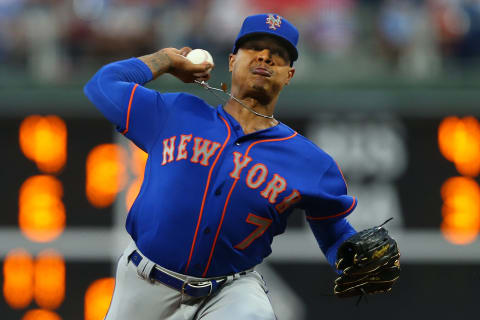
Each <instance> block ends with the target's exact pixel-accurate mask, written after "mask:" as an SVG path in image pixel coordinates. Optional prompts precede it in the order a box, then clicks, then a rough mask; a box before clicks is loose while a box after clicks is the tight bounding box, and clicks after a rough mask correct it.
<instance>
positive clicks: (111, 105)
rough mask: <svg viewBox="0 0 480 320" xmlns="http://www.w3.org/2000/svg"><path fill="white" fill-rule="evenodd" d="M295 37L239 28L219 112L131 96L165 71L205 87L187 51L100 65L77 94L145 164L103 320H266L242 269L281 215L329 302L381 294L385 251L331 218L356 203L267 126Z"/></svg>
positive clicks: (386, 279) (257, 291)
mask: <svg viewBox="0 0 480 320" xmlns="http://www.w3.org/2000/svg"><path fill="white" fill-rule="evenodd" d="M298 38H299V35H298V31H297V29H296V28H295V27H294V26H293V25H292V24H291V23H290V22H289V21H287V20H286V19H284V18H283V17H281V16H279V15H276V14H259V15H253V16H249V17H247V18H246V19H245V20H244V22H243V25H242V27H241V29H240V32H239V34H238V36H237V38H236V39H235V41H234V43H233V50H232V53H231V54H230V56H229V64H228V70H229V71H230V73H231V92H229V93H228V97H229V98H228V101H227V102H226V103H225V104H223V105H219V106H211V105H209V104H207V103H206V102H205V101H203V100H202V99H200V98H198V97H196V96H193V95H191V94H188V93H185V92H174V93H166V92H157V91H155V90H151V89H147V88H145V87H144V84H146V83H147V82H149V81H152V80H154V79H155V78H157V77H161V76H162V75H164V74H166V73H169V74H171V75H173V76H175V77H177V78H178V79H180V80H181V81H183V82H187V83H193V82H198V83H202V84H204V85H205V86H208V84H206V81H207V80H208V79H209V78H210V70H211V69H212V68H213V67H214V66H213V64H212V63H208V62H206V63H197V64H196V63H193V62H192V61H191V60H189V59H187V58H186V56H187V54H188V53H189V52H190V51H191V49H190V48H187V47H185V48H182V49H175V48H165V49H162V50H159V51H157V52H155V53H152V54H149V55H145V56H142V57H139V58H131V59H127V60H123V61H118V62H114V63H111V64H108V65H106V66H104V67H103V68H101V69H100V70H99V71H98V72H97V73H96V74H95V75H94V76H93V78H92V79H91V80H90V81H89V82H88V83H87V84H86V86H85V88H84V91H85V94H86V95H87V97H88V98H89V99H90V100H91V101H92V102H93V104H94V105H95V106H96V107H97V108H98V109H99V110H100V111H101V112H102V113H103V114H104V116H105V117H106V118H107V119H108V120H109V121H111V122H112V123H113V124H114V125H115V126H116V128H117V130H118V131H119V132H120V133H121V134H123V135H124V136H125V137H127V138H128V139H130V140H131V141H133V142H134V143H135V144H136V145H137V146H138V147H140V148H141V149H143V150H144V151H145V152H147V153H148V160H147V164H146V168H145V177H144V182H143V185H142V187H141V190H140V192H139V195H138V197H137V199H136V200H135V202H134V204H133V206H132V207H131V209H130V212H129V214H128V217H127V221H126V229H127V231H128V233H129V234H130V236H131V239H132V240H131V243H130V245H129V246H128V247H127V248H126V249H125V251H124V253H123V255H122V256H121V258H120V259H119V261H118V266H117V272H116V286H115V291H114V294H113V298H112V302H111V306H110V309H109V311H108V313H107V316H106V319H107V320H119V319H120V320H127V319H128V320H130V319H139V320H158V319H171V320H174V319H175V320H176V319H182V320H183V319H205V320H210V319H215V320H216V319H275V314H274V312H273V309H272V306H271V304H270V302H269V299H268V296H267V288H266V285H265V283H264V281H263V279H262V277H261V275H260V274H258V273H257V272H256V271H255V270H254V268H255V266H256V265H258V264H259V263H261V262H262V260H263V259H264V258H265V257H267V256H268V255H269V254H270V253H271V243H272V240H273V237H274V236H276V235H278V234H281V233H283V232H284V231H285V228H286V224H287V220H288V217H289V215H290V214H291V213H292V211H293V209H294V208H301V209H303V210H304V212H305V213H306V219H307V221H308V222H309V224H310V226H311V229H312V231H313V233H314V235H315V237H316V239H317V241H318V244H319V246H320V248H321V250H322V251H323V253H324V254H325V256H326V257H327V260H328V261H329V263H330V264H331V265H332V266H333V268H335V269H336V270H337V272H338V273H339V274H340V276H339V278H338V279H337V281H336V286H335V289H334V292H335V293H336V294H337V295H338V296H352V295H362V294H365V293H376V292H386V291H389V290H390V289H391V286H392V284H393V282H394V281H395V280H396V279H397V278H398V270H399V263H398V256H399V254H398V250H397V248H396V244H395V242H394V241H393V240H392V239H391V238H390V237H389V236H388V234H387V233H386V232H384V231H385V230H384V229H383V228H381V227H375V228H372V230H370V231H369V233H368V234H365V233H357V232H356V231H355V230H354V229H353V228H352V226H351V225H350V224H349V223H348V222H347V220H346V219H345V217H346V216H347V215H348V214H350V213H351V212H352V211H353V210H354V208H355V206H356V204H357V199H356V198H355V197H352V196H349V195H347V189H346V183H345V180H344V178H343V175H342V173H341V171H340V169H339V167H338V165H337V163H336V162H335V161H334V160H333V159H332V158H331V157H330V156H329V155H328V154H326V153H325V152H324V151H322V150H321V149H320V148H318V147H317V146H316V145H314V144H313V143H312V142H311V141H309V140H308V139H306V138H305V137H303V136H301V135H300V134H298V133H297V132H296V131H294V130H293V129H291V128H289V127H288V126H286V125H285V124H283V123H282V122H280V121H279V120H277V119H276V118H275V117H274V111H275V105H276V104H277V100H278V98H279V94H280V92H281V91H282V89H283V88H284V86H286V85H288V84H289V83H290V81H291V80H292V78H293V76H294V74H295V68H294V67H293V64H294V62H295V61H296V60H297V58H298V51H297V42H298ZM208 87H209V86H208ZM379 233H381V236H378V235H379ZM355 237H356V238H355ZM375 237H376V238H375ZM372 239H373V240H372ZM346 240H348V241H346ZM339 248H340V249H341V250H338V249H339ZM337 253H338V255H337ZM379 279H380V280H379Z"/></svg>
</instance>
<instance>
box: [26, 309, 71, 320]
mask: <svg viewBox="0 0 480 320" xmlns="http://www.w3.org/2000/svg"><path fill="white" fill-rule="evenodd" d="M22 320H62V318H61V317H60V316H59V315H58V314H56V313H55V312H52V311H48V310H42V309H35V310H30V311H28V312H27V313H25V315H24V316H23V318H22Z"/></svg>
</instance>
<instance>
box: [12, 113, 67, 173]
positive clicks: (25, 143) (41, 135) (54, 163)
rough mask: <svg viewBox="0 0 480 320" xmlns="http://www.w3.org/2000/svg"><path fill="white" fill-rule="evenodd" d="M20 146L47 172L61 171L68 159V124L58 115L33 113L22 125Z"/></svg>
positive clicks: (28, 156)
mask: <svg viewBox="0 0 480 320" xmlns="http://www.w3.org/2000/svg"><path fill="white" fill-rule="evenodd" d="M19 140H20V148H21V150H22V152H23V153H24V154H25V156H26V157H27V158H29V159H30V160H32V161H34V162H35V163H36V164H37V167H38V169H40V170H41V171H44V172H47V173H55V172H58V171H60V170H61V169H62V168H63V166H64V165H65V162H66V159H67V126H66V125H65V122H64V121H63V120H62V119H61V118H59V117H57V116H46V117H42V116H38V115H33V116H29V117H27V118H25V119H24V120H23V122H22V123H21V125H20V133H19Z"/></svg>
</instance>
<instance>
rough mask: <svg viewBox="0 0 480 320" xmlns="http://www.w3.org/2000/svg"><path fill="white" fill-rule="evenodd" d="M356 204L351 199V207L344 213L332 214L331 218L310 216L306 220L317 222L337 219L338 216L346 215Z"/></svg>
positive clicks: (354, 199) (355, 200)
mask: <svg viewBox="0 0 480 320" xmlns="http://www.w3.org/2000/svg"><path fill="white" fill-rule="evenodd" d="M356 202H357V199H356V198H355V197H353V202H352V205H351V206H350V208H348V209H347V210H345V211H343V212H340V213H337V214H334V215H331V216H327V217H311V216H307V219H309V220H315V221H318V220H327V219H330V218H336V217H339V216H341V215H344V214H347V213H349V212H350V211H352V209H353V207H354V206H355V203H356Z"/></svg>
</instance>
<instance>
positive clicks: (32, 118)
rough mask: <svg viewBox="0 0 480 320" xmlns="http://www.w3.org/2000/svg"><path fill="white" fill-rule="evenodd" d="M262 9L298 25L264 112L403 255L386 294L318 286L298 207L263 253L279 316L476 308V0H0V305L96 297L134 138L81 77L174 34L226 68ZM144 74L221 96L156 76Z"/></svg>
mask: <svg viewBox="0 0 480 320" xmlns="http://www.w3.org/2000/svg"><path fill="white" fill-rule="evenodd" d="M258 12H276V13H279V14H282V15H284V16H286V17H287V18H288V19H289V20H291V21H292V22H294V24H296V25H297V26H298V27H299V29H300V32H301V38H300V44H299V47H300V59H299V61H298V63H296V64H295V66H296V68H297V72H296V75H295V78H294V81H293V83H292V84H291V85H290V86H289V87H287V88H286V90H285V91H284V92H283V93H282V95H281V98H280V103H279V105H278V108H277V118H278V119H280V120H281V121H282V122H285V123H286V124H288V125H290V126H292V127H293V128H295V129H296V130H298V131H299V132H300V133H302V134H304V135H306V136H308V137H310V138H311V139H312V140H314V141H315V142H316V143H317V144H318V145H319V146H321V147H322V148H324V149H325V150H326V151H327V152H329V153H330V154H331V155H333V156H334V158H335V159H336V160H337V161H338V162H339V164H340V166H341V167H342V168H343V171H344V173H345V175H346V177H347V180H348V182H349V193H350V194H354V195H356V196H358V198H359V205H358V207H357V209H356V210H355V212H354V213H353V214H352V215H351V216H350V218H349V220H350V221H351V222H352V224H354V226H355V227H356V228H357V229H363V228H366V227H370V226H372V225H377V224H380V223H382V222H383V221H385V220H386V219H387V218H389V217H394V220H393V221H392V222H390V224H389V225H388V228H389V229H390V230H391V233H392V235H393V236H394V237H395V238H396V239H397V240H398V242H399V246H400V249H401V252H402V266H403V271H402V277H401V278H400V281H399V283H398V284H397V285H396V286H395V288H394V290H393V292H392V293H391V294H388V295H384V296H370V297H369V298H368V301H363V302H362V303H360V305H359V306H356V305H355V299H351V300H339V299H337V298H335V297H332V296H331V292H332V282H333V279H334V278H335V273H334V272H333V271H332V270H331V269H330V267H329V266H328V265H327V264H326V262H325V259H324V258H323V255H322V254H321V252H320V250H319V249H318V248H317V245H316V242H315V240H314V238H313V236H312V235H311V233H310V231H309V230H308V228H307V226H306V224H305V220H304V218H303V215H302V213H301V212H298V213H295V214H293V215H292V217H291V221H290V222H291V223H290V225H289V228H288V230H287V232H286V233H285V234H284V235H281V236H279V237H278V238H277V239H276V240H275V241H274V244H273V247H274V248H273V254H272V255H271V257H269V258H268V259H267V260H266V263H265V264H264V265H263V266H262V267H261V268H259V269H260V270H261V271H263V273H264V276H265V278H266V280H267V283H268V284H269V286H270V289H271V295H272V301H273V304H274V307H275V309H276V312H277V315H278V318H279V319H281V320H287V319H299V320H302V319H320V318H325V319H326V318H334V319H343V318H345V319H347V318H353V317H355V319H385V318H388V319H407V318H414V319H421V318H436V319H450V318H453V317H454V316H469V317H472V318H474V317H476V316H475V315H476V314H477V315H478V309H477V308H476V306H477V304H478V302H477V301H476V300H477V298H478V288H479V287H480V269H479V267H480V242H479V240H478V232H479V230H480V187H479V185H478V182H479V178H478V175H479V173H480V123H479V118H480V106H479V101H480V92H479V85H478V83H479V80H480V1H478V0H425V1H422V0H368V1H367V0H363V1H361V0H296V1H290V0H276V1H274V0H255V1H254V0H242V1H239V0H237V1H235V0H170V1H168V0H163V1H162V0H0V140H1V142H0V145H1V146H3V147H2V148H3V149H2V150H3V151H2V157H1V158H0V159H1V160H0V163H1V166H0V173H1V175H0V176H1V179H2V183H1V185H0V188H1V192H0V195H1V203H3V209H2V213H1V214H0V267H1V269H2V272H1V274H0V285H1V287H2V292H1V295H0V312H1V315H0V318H1V319H5V320H10V319H15V320H16V319H22V320H58V319H65V320H67V319H68V320H70V319H72V320H77V319H85V320H100V319H103V316H104V314H105V312H106V309H107V308H108V304H109V301H110V297H111V294H112V291H113V287H114V281H113V278H112V276H113V274H114V270H115V264H116V259H117V257H118V256H119V254H120V252H121V251H122V249H123V247H124V246H125V244H126V243H127V241H128V236H127V234H126V232H125V231H124V220H125V216H126V212H127V209H128V207H129V206H130V205H131V203H132V201H133V199H134V198H135V196H136V193H137V192H138V187H139V184H140V183H141V179H142V174H143V166H144V161H145V155H144V154H142V152H140V151H139V150H138V149H137V148H136V147H134V146H133V145H132V144H130V143H129V142H128V141H127V140H126V139H125V138H123V137H122V136H121V135H119V134H116V133H114V130H113V128H112V126H111V125H110V124H109V123H108V122H107V121H106V120H105V119H103V118H102V117H101V115H100V113H99V112H98V111H97V110H96V109H95V108H94V107H93V106H92V105H91V104H90V103H89V102H88V101H87V99H86V98H85V97H84V95H83V93H82V87H83V85H84V83H85V82H86V81H87V80H88V79H89V77H91V76H92V75H93V73H94V72H95V71H96V70H97V69H98V68H99V67H100V66H102V65H103V64H105V63H107V62H110V61H113V60H118V59H123V58H129V57H132V56H140V55H143V54H146V53H150V52H152V51H154V50H156V49H159V48H163V47H169V46H173V47H182V46H184V45H188V46H191V47H193V48H205V49H207V50H209V51H210V52H211V53H212V54H213V55H214V59H215V62H216V69H215V70H214V71H213V73H212V79H211V81H210V83H211V84H212V85H216V86H218V85H219V84H220V82H222V81H225V82H227V83H228V82H229V75H228V73H227V72H226V71H227V64H226V62H227V56H228V53H229V52H230V50H231V47H232V43H233V40H234V38H235V35H236V33H237V32H238V30H239V28H240V24H241V21H242V20H243V18H244V17H245V16H246V15H248V14H252V13H258ZM149 87H151V88H155V89H158V90H162V91H178V90H181V91H188V92H191V93H194V94H197V95H199V96H201V97H202V98H205V99H206V100H208V101H209V102H210V103H211V104H213V105H218V104H219V103H221V102H220V101H218V100H216V98H215V97H214V96H211V95H210V94H209V93H208V92H204V91H202V90H203V89H201V88H199V87H197V86H195V85H185V84H181V83H179V81H177V80H176V79H174V78H172V77H170V76H165V77H163V78H161V79H160V80H158V81H155V82H153V83H151V84H149ZM179 183H182V182H181V181H179Z"/></svg>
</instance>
